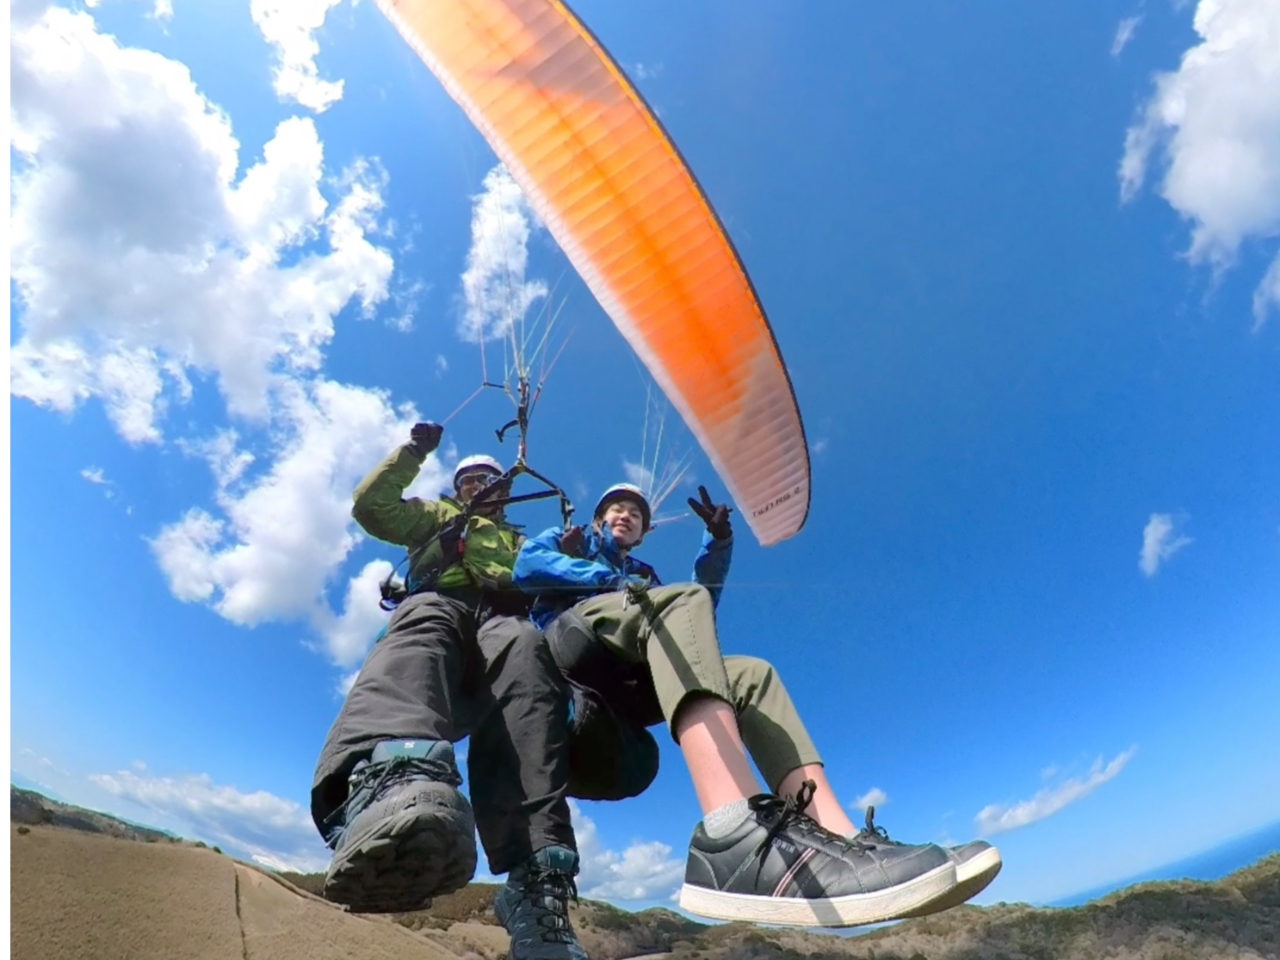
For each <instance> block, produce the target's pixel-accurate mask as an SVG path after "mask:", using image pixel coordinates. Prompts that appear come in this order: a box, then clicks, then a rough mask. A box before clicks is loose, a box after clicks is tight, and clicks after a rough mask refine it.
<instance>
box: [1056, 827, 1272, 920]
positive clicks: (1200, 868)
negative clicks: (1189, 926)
mask: <svg viewBox="0 0 1280 960" xmlns="http://www.w3.org/2000/svg"><path fill="white" fill-rule="evenodd" d="M1278 851H1280V820H1277V821H1276V822H1275V823H1272V824H1269V825H1267V826H1265V827H1263V828H1262V829H1261V830H1255V831H1253V832H1252V833H1247V834H1245V835H1244V836H1240V837H1236V838H1235V839H1233V840H1228V841H1227V842H1226V843H1222V844H1219V845H1218V846H1216V847H1213V848H1212V849H1210V850H1205V851H1203V852H1201V853H1197V854H1195V855H1194V856H1190V857H1187V858H1185V859H1183V860H1176V861H1174V862H1173V863H1169V864H1166V865H1165V866H1163V867H1157V868H1156V869H1154V870H1152V871H1150V872H1149V873H1140V874H1137V875H1136V876H1132V877H1129V878H1127V879H1125V880H1117V881H1116V882H1115V883H1109V884H1107V885H1106V886H1102V887H1095V888H1094V889H1093V890H1085V891H1084V892H1083V893H1077V894H1075V895H1073V896H1070V897H1067V898H1065V899H1063V900H1055V901H1053V903H1050V904H1048V906H1051V907H1077V906H1079V905H1080V904H1082V903H1088V902H1089V901H1090V900H1096V899H1097V898H1098V897H1101V896H1105V895H1106V894H1108V893H1111V891H1113V890H1119V889H1120V888H1122V887H1129V886H1132V885H1133V884H1135V883H1148V882H1150V881H1152V880H1219V879H1221V878H1222V877H1225V876H1226V875H1227V874H1229V873H1233V872H1234V871H1236V870H1239V869H1240V868H1241V867H1247V866H1249V865H1250V864H1252V863H1256V862H1257V861H1258V860H1261V859H1262V858H1263V857H1265V856H1266V855H1267V854H1269V853H1276V852H1278Z"/></svg>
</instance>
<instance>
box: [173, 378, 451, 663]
mask: <svg viewBox="0 0 1280 960" xmlns="http://www.w3.org/2000/svg"><path fill="white" fill-rule="evenodd" d="M276 406H277V408H278V410H279V413H278V416H277V422H276V426H277V434H276V436H275V437H274V439H273V449H272V451H271V456H272V459H271V461H270V463H269V464H268V465H267V466H266V467H265V468H264V469H263V471H261V472H260V473H258V474H256V475H254V476H252V477H248V478H246V477H244V475H243V474H244V468H245V465H246V456H247V455H246V454H245V453H244V452H243V451H240V450H239V449H238V448H237V447H236V444H235V437H234V435H232V434H227V433H225V432H224V433H222V434H220V435H218V436H217V437H215V438H214V440H213V441H211V442H209V443H208V444H205V445H204V446H203V447H202V448H200V449H201V450H202V452H203V453H204V455H206V456H207V457H209V458H210V462H211V465H212V468H213V473H214V476H215V479H217V480H218V484H219V485H218V490H217V493H216V495H215V500H216V503H217V506H218V508H219V510H220V511H221V513H222V514H223V516H222V517H215V516H213V515H212V514H210V513H209V512H208V511H206V510H203V509H201V508H193V509H191V510H189V511H188V512H187V514H186V515H185V516H183V517H182V518H181V519H180V520H178V521H177V522H175V523H173V524H171V525H169V526H167V527H165V528H164V529H163V530H161V531H160V533H159V534H158V535H157V536H156V538H155V539H154V540H153V541H152V549H153V551H154V553H155V556H156V559H157V561H158V562H159V564H160V567H161V569H162V570H163V571H164V573H165V575H166V576H167V577H168V579H169V587H170V590H171V591H172V592H173V594H174V596H176V597H178V598H179V599H180V600H185V601H200V602H206V603H208V604H209V605H210V606H211V607H212V608H213V609H214V610H215V611H216V612H217V613H218V614H220V615H221V616H223V617H225V618H226V619H228V620H230V621H232V622H233V623H237V624H242V625H253V624H257V623H262V622H265V621H267V620H291V619H307V620H309V621H310V622H311V623H312V625H313V626H314V627H315V628H316V629H317V630H318V631H319V632H320V634H321V636H323V637H324V639H325V643H326V652H327V653H328V655H329V657H330V659H332V660H333V661H334V662H335V663H336V664H338V665H340V666H350V665H351V664H353V663H354V662H355V661H356V660H358V659H359V658H360V657H361V656H362V655H363V653H364V651H365V650H367V648H368V643H369V641H370V640H372V638H373V635H374V634H375V633H376V632H377V630H378V628H379V626H380V622H381V612H380V611H379V610H378V605H377V601H378V592H377V580H378V578H379V575H380V574H382V575H385V572H386V569H387V566H386V562H385V561H381V562H375V563H372V564H369V565H367V566H366V567H365V568H364V569H363V570H362V571H361V572H360V573H359V574H358V575H357V576H356V577H355V578H353V580H352V581H351V583H350V584H349V585H348V588H347V591H346V598H345V605H344V609H343V611H342V613H341V614H337V615H335V614H334V613H333V611H332V610H331V608H330V606H329V603H328V601H327V600H326V599H325V587H326V585H327V584H328V583H329V582H330V581H331V579H332V578H333V576H334V575H335V574H336V573H337V572H338V570H339V568H340V567H341V566H342V564H343V563H344V562H345V561H346V559H347V557H348V555H349V554H350V552H351V550H352V549H353V548H354V547H355V546H356V544H357V542H358V540H357V531H356V529H355V527H354V526H353V524H352V521H351V491H352V490H354V489H355V486H356V484H357V483H358V482H359V480H360V478H361V477H363V476H364V475H365V474H366V473H367V472H368V471H369V470H370V469H371V468H372V467H373V466H374V465H375V464H377V463H378V462H379V461H380V460H381V459H382V458H383V457H384V456H385V455H386V454H387V451H389V450H391V449H393V448H394V447H395V446H396V445H398V444H399V443H401V442H403V441H404V439H405V438H406V437H407V436H408V433H409V427H410V426H411V425H412V424H413V423H414V422H415V421H416V420H417V413H416V411H414V410H413V409H412V408H409V407H404V408H401V409H400V410H399V411H396V410H393V409H392V408H391V407H390V405H389V403H388V400H387V396H386V394H384V393H382V392H380V391H374V390H366V389H363V388H358V387H351V386H346V385H343V384H339V383H333V382H331V381H326V380H317V381H314V382H310V383H288V384H283V385H282V386H281V387H280V389H279V391H278V394H277V397H276ZM449 478H450V474H449V471H448V470H447V469H446V468H445V467H444V466H443V465H442V464H441V463H440V461H439V460H438V459H437V457H436V456H435V455H432V456H431V457H429V458H428V459H427V461H426V463H425V464H424V467H423V470H422V472H421V474H419V477H418V480H417V481H416V482H415V484H414V485H413V487H412V488H411V493H412V494H422V495H424V496H428V497H432V496H435V495H438V494H439V492H440V491H441V490H443V489H446V488H447V486H448V484H449ZM366 631H367V632H366ZM362 633H363V634H364V636H363V637H362V636H361V634H362Z"/></svg>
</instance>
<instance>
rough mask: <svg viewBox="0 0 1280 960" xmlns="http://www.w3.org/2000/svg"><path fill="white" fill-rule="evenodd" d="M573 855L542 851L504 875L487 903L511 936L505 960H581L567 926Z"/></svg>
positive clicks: (583, 956) (583, 958)
mask: <svg viewBox="0 0 1280 960" xmlns="http://www.w3.org/2000/svg"><path fill="white" fill-rule="evenodd" d="M577 872H578V855H577V854H576V853H574V852H573V851H572V850H570V849H569V848H568V847H559V846H554V847H543V848H542V849H541V850H539V851H538V852H537V853H535V854H534V855H533V856H532V857H530V858H529V859H528V860H526V861H525V862H524V863H523V864H521V865H520V866H518V867H516V868H515V869H514V870H512V871H511V873H510V874H508V875H507V882H506V885H505V886H504V887H503V888H502V889H501V890H499V891H498V895H497V896H496V897H494V899H493V912H494V913H495V914H496V915H497V917H498V922H499V923H500V924H502V925H503V926H504V927H506V929H507V933H509V934H511V949H510V950H509V951H508V953H507V957H508V960H587V952H586V951H585V950H583V949H582V944H580V943H579V942H578V935H577V934H575V933H574V932H573V925H572V924H571V923H570V922H569V900H570V899H573V900H575V901H576V900H577V899H578V888H577V885H576V884H575V883H574V881H573V878H574V875H575V874H577Z"/></svg>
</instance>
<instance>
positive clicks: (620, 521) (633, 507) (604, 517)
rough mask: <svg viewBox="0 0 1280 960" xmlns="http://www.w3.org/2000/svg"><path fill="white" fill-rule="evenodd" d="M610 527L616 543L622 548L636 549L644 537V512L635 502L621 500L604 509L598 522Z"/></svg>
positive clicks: (625, 499)
mask: <svg viewBox="0 0 1280 960" xmlns="http://www.w3.org/2000/svg"><path fill="white" fill-rule="evenodd" d="M597 522H598V523H599V524H601V525H602V526H605V527H608V528H609V532H610V533H611V534H613V539H614V542H615V543H617V544H618V546H621V547H634V546H635V545H636V544H637V543H639V542H640V539H641V538H642V537H643V536H644V534H645V530H644V511H643V510H641V509H640V504H638V503H636V502H635V501H634V500H631V499H627V498H620V499H617V500H614V501H613V502H612V503H610V504H609V505H608V506H607V507H605V508H604V513H602V514H601V515H600V517H599V519H598V520H597Z"/></svg>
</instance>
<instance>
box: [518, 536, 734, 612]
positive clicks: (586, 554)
mask: <svg viewBox="0 0 1280 960" xmlns="http://www.w3.org/2000/svg"><path fill="white" fill-rule="evenodd" d="M563 535H564V529H563V528H561V527H552V528H551V529H550V530H547V531H544V532H543V533H541V534H539V535H538V536H536V537H530V538H529V539H527V540H525V541H524V543H523V544H522V545H521V547H520V552H519V553H518V554H517V555H516V564H515V568H514V569H513V570H512V571H511V583H512V585H513V586H516V587H519V588H520V589H521V590H523V591H525V592H526V593H532V594H535V595H536V596H537V599H536V600H535V601H534V604H533V611H532V612H531V613H530V614H529V617H530V619H531V620H533V622H534V623H535V624H536V625H537V627H538V629H539V630H542V629H545V628H546V626H547V624H549V623H550V622H551V621H552V620H554V619H555V618H556V617H557V616H559V615H560V614H561V613H562V612H564V611H565V610H567V609H568V608H569V607H571V606H573V605H574V604H575V603H577V602H578V601H580V600H585V599H586V598H587V597H593V596H596V595H598V594H601V593H612V592H613V591H615V590H623V589H625V588H626V585H627V581H628V580H629V579H631V578H633V577H643V578H645V579H647V580H649V581H650V582H651V583H652V584H653V585H654V586H660V585H661V583H662V581H661V580H659V579H658V575H657V573H656V572H655V571H654V569H653V567H651V566H649V565H648V564H647V563H644V562H643V561H641V560H637V559H636V558H635V557H633V556H631V555H630V554H628V555H626V556H625V557H624V556H621V555H619V552H618V546H617V544H616V543H614V540H613V535H612V534H611V533H610V532H609V529H608V528H607V527H606V528H604V529H603V530H602V531H600V532H599V533H597V532H596V531H595V530H593V529H592V528H591V527H587V528H586V529H585V530H583V537H582V545H581V546H580V547H579V549H578V551H577V553H576V554H574V555H573V556H569V555H567V554H564V553H561V552H560V538H561V537H562V536H563ZM732 558H733V538H732V537H729V538H728V539H726V540H717V539H715V538H714V537H712V536H711V534H709V533H706V534H704V535H703V537H702V549H701V550H700V551H698V556H697V558H696V559H695V560H694V561H693V581H694V583H698V584H701V585H702V586H704V587H706V588H707V590H708V591H709V592H710V594H711V602H712V603H713V604H718V603H719V602H720V592H721V590H722V589H723V587H724V581H725V578H726V577H728V575H729V561H730V560H731V559H732Z"/></svg>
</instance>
